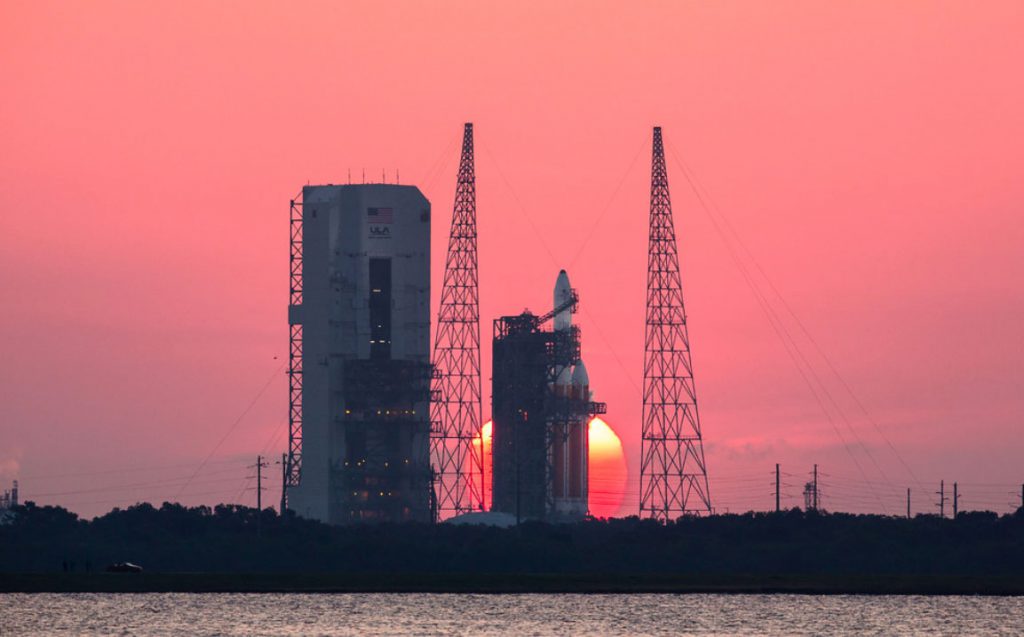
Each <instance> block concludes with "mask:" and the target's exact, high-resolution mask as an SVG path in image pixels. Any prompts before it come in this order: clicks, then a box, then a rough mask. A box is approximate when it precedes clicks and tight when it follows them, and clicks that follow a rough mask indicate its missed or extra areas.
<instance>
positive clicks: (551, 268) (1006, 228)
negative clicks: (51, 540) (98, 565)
mask: <svg viewBox="0 0 1024 637" xmlns="http://www.w3.org/2000/svg"><path fill="white" fill-rule="evenodd" d="M339 4H340V3H324V4H311V3H299V4H298V6H295V3H276V4H270V3H267V4H261V3H252V2H249V3H234V4H231V3H205V4H200V3H170V2H168V3H156V2H153V3H138V2H124V3H98V2H97V3H84V2H83V3H61V4H54V3H45V2H5V3H4V4H3V5H2V6H0V87H2V90H3V96H4V98H3V99H2V100H0V148H2V149H3V151H2V152H0V212H2V214H0V298H2V300H3V312H0V334H2V336H0V344H2V348H0V351H2V355H3V365H2V366H0V392H2V394H0V483H2V484H3V485H6V484H7V483H8V482H9V480H11V479H14V478H20V479H21V482H22V490H23V494H24V497H28V498H32V499H36V500H37V501H40V502H48V503H58V504H63V505H66V506H69V507H71V508H73V509H74V510H76V511H79V512H82V513H84V514H88V515H93V514H96V513H98V512H101V511H105V510H107V509H109V508H110V507H112V506H115V505H120V506H124V505H126V504H130V503H132V502H134V501H136V500H139V499H153V500H156V501H162V500H163V499H172V498H174V497H175V496H177V495H179V492H180V493H181V499H182V500H183V501H185V502H188V503H198V502H219V501H222V500H229V501H230V500H234V499H236V498H238V497H239V496H240V497H241V498H242V500H243V501H245V502H247V503H252V502H253V500H254V497H255V496H254V492H253V491H252V490H248V491H245V490H244V488H245V476H246V475H247V471H246V469H245V467H244V465H245V464H246V463H247V462H248V463H251V462H252V461H253V460H254V456H255V455H256V454H257V453H259V452H261V451H266V452H268V453H269V454H271V455H279V454H280V453H281V451H282V450H283V449H284V444H283V427H284V422H285V419H286V413H287V412H286V401H287V397H286V393H285V388H286V383H285V377H284V375H283V374H281V373H275V372H276V371H277V370H278V369H279V366H280V364H281V361H282V360H283V358H284V357H285V356H286V354H287V329H286V303H287V213H288V199H289V198H290V197H292V196H294V195H295V193H297V192H298V191H299V189H300V188H301V186H302V185H303V184H305V183H307V182H309V183H326V182H333V183H340V182H344V181H346V180H347V174H348V170H349V169H351V171H352V175H353V177H354V179H355V180H356V181H359V180H361V178H362V177H361V175H362V170H363V168H365V169H366V172H367V176H368V177H369V178H372V179H375V180H376V179H379V175H380V174H381V170H382V169H386V170H387V171H388V179H389V180H391V179H393V177H394V172H395V170H396V169H397V170H398V171H400V174H401V180H402V182H403V183H414V184H417V185H419V186H420V187H421V188H422V189H423V190H424V192H425V194H426V195H427V196H428V198H430V200H431V201H432V203H433V206H434V210H435V219H436V220H437V224H436V225H435V227H434V249H435V281H437V282H439V281H440V274H441V267H442V266H443V256H444V255H443V250H444V246H445V243H446V234H447V231H448V228H447V223H448V220H449V219H450V214H451V205H452V198H453V194H454V189H455V169H456V160H457V157H456V153H457V144H458V141H459V138H460V135H461V127H462V123H463V122H465V121H472V122H474V123H475V126H476V134H477V174H478V214H479V225H480V251H481V256H480V268H481V271H480V277H481V284H482V290H481V299H482V301H481V303H482V307H481V311H482V315H483V318H484V323H483V325H482V331H483V333H484V334H485V335H489V333H490V321H491V320H492V319H493V318H494V317H496V316H498V315H501V314H509V313H515V312H518V311H520V310H522V309H523V308H524V307H530V308H532V309H534V310H544V309H546V306H547V305H548V304H549V303H550V299H551V288H552V285H553V283H554V279H555V275H556V274H557V272H558V270H559V269H560V268H563V267H564V268H566V269H568V271H569V275H570V277H571V279H572V282H573V284H574V286H575V287H576V288H577V289H578V290H579V293H580V297H581V302H582V306H583V314H582V316H581V319H580V323H581V325H582V328H583V330H584V355H585V358H586V361H587V366H588V369H589V370H590V375H591V380H592V386H593V388H594V389H595V391H596V393H597V397H598V399H600V400H603V401H606V402H607V403H608V416H607V421H608V422H609V423H610V424H611V425H612V426H613V427H615V428H616V430H617V431H618V432H619V434H620V436H621V437H622V438H623V440H624V443H625V446H626V449H627V452H628V453H629V462H630V463H631V464H630V466H631V470H632V472H633V480H632V482H631V487H630V488H631V489H632V490H633V491H634V492H631V493H629V494H627V502H628V507H627V508H629V507H635V505H636V498H637V496H636V494H635V489H636V478H637V476H636V473H637V471H638V464H639V462H638V456H639V419H640V397H639V391H638V389H637V388H638V387H639V386H640V383H641V376H640V374H641V371H642V356H643V351H642V350H643V320H644V319H643V313H644V307H643V303H644V281H645V271H644V270H645V267H646V253H645V251H646V232H647V228H646V222H647V212H648V201H647V196H648V191H647V189H648V185H647V183H648V178H649V171H650V127H651V126H652V125H656V124H657V125H661V126H663V127H664V130H665V136H666V139H667V140H668V142H669V144H670V145H671V146H672V147H673V148H674V149H675V151H676V152H677V153H678V155H679V156H680V158H681V159H682V160H683V161H685V162H686V163H687V164H688V165H689V166H690V167H691V168H692V169H693V171H694V172H695V173H696V175H697V178H698V180H699V181H700V182H701V183H702V184H703V186H704V187H705V188H706V189H707V191H708V192H709V193H710V195H711V198H712V199H713V200H714V202H715V203H716V204H717V205H718V207H719V209H720V210H721V211H722V212H723V213H724V214H725V216H726V217H727V218H728V219H729V221H730V222H731V224H732V225H733V226H734V227H735V228H736V231H737V232H738V234H739V235H740V237H741V238H742V240H743V242H744V244H745V245H746V246H747V247H748V248H749V250H750V252H751V253H752V254H753V255H754V257H755V258H756V260H757V263H758V264H759V265H760V266H761V267H762V268H763V269H764V271H765V272H766V273H767V274H768V276H769V277H770V278H771V280H772V282H773V283H774V284H775V286H776V287H777V288H778V289H779V291H780V292H781V293H782V296H783V297H784V298H785V300H786V302H787V303H788V304H789V306H790V307H792V309H793V310H794V311H795V313H796V314H797V315H798V316H799V317H800V320H801V321H802V322H803V324H804V325H806V326H807V328H808V329H809V331H810V333H811V334H812V335H813V337H814V339H815V340H816V341H817V343H818V344H819V345H820V346H821V348H822V349H823V350H824V351H825V352H826V353H827V354H828V356H829V358H830V359H831V361H832V362H833V363H834V365H835V366H836V367H837V368H838V369H839V371H840V372H841V374H842V376H843V378H844V379H845V380H846V381H847V382H848V383H849V385H850V386H851V387H852V388H853V391H854V393H855V394H856V396H857V397H858V398H859V400H860V401H861V402H862V403H863V405H864V406H865V407H866V408H867V411H868V412H869V413H870V414H871V417H872V418H873V419H874V420H875V421H876V422H877V423H878V425H879V427H880V429H881V430H882V431H884V432H885V435H886V437H887V438H888V442H886V440H885V439H883V438H882V437H881V436H880V435H879V433H878V430H876V428H875V427H874V426H873V425H871V424H870V422H869V421H868V420H867V419H866V418H865V417H864V415H863V413H862V412H861V411H860V409H859V408H858V407H857V406H856V403H855V402H854V401H853V399H852V398H851V397H850V395H849V394H847V393H846V392H845V390H844V389H843V386H842V384H840V382H839V381H838V380H837V379H836V378H835V377H833V376H831V372H829V370H828V367H827V366H826V365H825V364H824V363H823V362H822V361H821V360H820V359H818V358H817V357H816V354H815V350H814V348H813V346H811V345H810V344H809V343H808V342H806V340H800V339H801V338H802V337H800V336H799V328H798V327H795V323H793V322H792V321H791V320H790V319H787V320H789V323H788V329H790V330H791V331H792V333H793V334H794V337H797V339H798V342H799V343H800V347H801V349H802V351H803V353H804V354H805V355H806V356H807V357H808V359H809V360H811V362H812V365H813V366H814V369H815V371H816V373H817V374H818V375H819V376H820V377H821V378H822V380H823V381H824V382H825V384H826V387H827V389H828V391H829V392H830V394H831V395H832V396H833V397H834V398H835V399H836V402H837V403H838V404H839V409H832V408H831V407H829V409H831V410H832V413H833V419H834V421H835V423H836V424H837V427H839V430H840V432H842V434H843V435H844V437H845V438H846V439H847V441H848V442H850V443H851V444H850V449H849V450H847V449H844V447H843V445H842V443H841V442H840V440H839V436H838V435H837V434H836V432H835V430H834V429H833V428H832V426H830V425H829V423H828V420H827V418H826V416H825V413H824V412H823V410H822V408H821V407H819V406H818V403H817V402H815V399H814V397H813V395H812V394H811V392H810V391H809V389H808V387H807V386H806V385H805V384H804V381H803V380H802V379H801V376H800V374H799V373H798V371H797V368H796V367H795V366H794V364H793V362H792V361H791V360H790V358H789V357H788V356H787V354H786V350H785V349H784V347H783V344H782V342H781V341H780V340H779V338H778V337H777V336H776V334H775V332H774V331H773V329H772V327H771V326H770V324H769V323H768V321H767V320H766V319H765V317H764V315H763V314H762V312H761V310H760V309H759V307H758V305H757V302H756V300H755V297H754V295H753V294H752V293H751V291H750V289H749V288H748V286H747V285H746V284H745V282H744V279H743V277H742V275H741V274H740V271H739V270H738V269H737V267H736V265H735V264H734V263H733V261H732V260H731V258H730V256H729V252H728V249H727V248H726V245H725V244H724V243H723V241H722V240H721V239H720V237H719V236H718V234H716V232H715V228H714V225H713V224H712V222H711V220H710V218H709V216H708V215H707V214H706V213H705V212H704V211H703V210H702V208H701V207H700V205H699V203H698V201H697V199H696V198H695V197H694V195H693V193H692V191H690V189H689V188H688V185H687V183H686V181H685V179H684V177H683V174H682V171H681V169H680V167H679V165H678V164H677V163H676V162H675V160H674V159H672V158H670V162H669V178H670V184H671V187H672V194H673V203H674V209H675V219H676V227H677V232H678V234H679V236H680V248H681V254H682V267H683V273H684V288H685V292H686V299H687V309H688V313H689V317H690V336H691V339H692V343H693V355H694V365H695V370H696V375H697V385H698V391H699V395H700V400H701V410H702V413H701V415H702V419H703V423H704V434H705V440H706V447H707V454H708V463H709V467H710V472H711V480H712V496H713V498H714V500H715V505H716V507H717V508H718V509H719V510H726V509H728V510H733V511H735V510H746V509H748V508H751V507H759V508H760V507H767V506H769V504H771V503H772V497H771V492H772V488H773V487H772V485H771V480H772V474H773V471H774V463H776V462H779V463H781V464H782V466H783V471H785V472H787V473H791V474H794V475H792V476H788V477H787V480H786V481H787V483H788V484H790V485H792V486H788V487H787V488H786V489H785V490H784V494H785V495H786V496H787V498H786V499H785V500H784V504H790V505H793V504H796V503H797V497H796V496H797V495H798V493H799V490H800V486H801V484H802V482H803V480H804V479H805V476H806V474H807V472H808V471H810V468H811V466H812V465H813V464H814V463H818V464H819V465H820V466H821V468H822V472H823V473H825V474H827V477H825V478H823V482H824V483H825V484H826V485H827V486H825V487H823V490H824V491H825V496H826V500H825V501H826V506H831V507H832V508H836V509H846V510H880V509H881V507H882V505H879V504H878V501H877V499H876V498H875V494H878V496H879V497H881V498H882V499H883V504H884V506H885V508H886V510H888V511H890V512H897V511H900V510H901V508H902V507H903V506H904V505H903V503H902V502H903V495H902V493H903V491H902V490H903V489H905V488H906V487H908V486H910V487H913V489H914V492H915V496H914V499H915V502H914V508H915V510H925V509H927V510H932V507H931V503H932V502H934V501H935V496H933V495H932V494H931V491H935V490H937V488H938V481H939V480H940V479H944V480H946V481H947V483H951V482H953V481H954V480H957V481H959V482H960V484H961V491H962V492H963V494H964V496H963V502H962V506H963V508H994V509H997V510H1008V508H1009V503H1010V502H1011V501H1013V499H1014V497H1019V496H1014V495H1012V493H1019V491H1020V483H1021V482H1022V481H1024V464H1022V462H1021V457H1022V456H1024V436H1021V425H1022V416H1024V391H1022V390H1024V366H1022V365H1021V358H1022V354H1024V351H1022V350H1024V339H1022V336H1021V324H1022V320H1024V293H1022V292H1021V288H1020V283H1019V282H1020V280H1021V278H1022V275H1024V258H1022V257H1021V254H1022V251H1024V224H1022V221H1021V213H1022V212H1024V180H1022V178H1021V176H1022V174H1024V74H1022V73H1021V68H1020V67H1021V61H1022V60H1024V37H1022V34H1024V8H1022V6H1021V4H1020V3H1018V2H995V1H993V2H984V3H974V2H962V3H943V2H934V3H923V2H920V3H919V2H903V3H892V2H865V3H849V4H845V3H844V4H842V5H841V4H840V3H821V2H804V3H785V2H782V3H780V2H774V3H712V2H707V3H682V2H664V3H661V2H658V3H654V2H652V3H622V4H620V5H618V6H616V5H611V4H607V5H603V4H599V3H592V2H585V3H584V2H580V3H568V2H566V3H555V4H554V6H549V5H548V4H547V3H510V6H509V7H508V8H502V9H499V8H497V5H496V3H485V4H484V5H482V6H481V5H480V3H473V2H465V3H449V4H439V3H389V4H388V5H387V6H382V5H381V3H378V2H366V3H346V4H344V5H343V6H339ZM446 149H447V151H446ZM638 154H639V156H638ZM634 158H636V159H635V161H634ZM439 162H440V163H439ZM438 166H439V168H438V169H435V170H432V169H434V168H435V167H438ZM620 183H621V184H622V185H621V188H618V189H617V186H618V185H619V184H620ZM595 223H596V225H595ZM588 237H589V239H588ZM748 267H754V266H752V265H750V264H749V263H748ZM755 271H756V268H755ZM766 289H768V290H770V288H766ZM436 298H437V294H436V291H435V301H436ZM775 303H776V307H777V311H779V312H780V313H781V314H783V315H785V316H788V315H787V314H786V313H785V310H784V309H782V308H783V306H782V305H781V304H779V302H778V300H777V299H776V300H775ZM489 353H490V347H489V342H488V344H487V346H486V347H485V349H484V364H485V368H486V369H489V366H490V356H489ZM275 357H277V360H275ZM268 379H273V380H272V381H271V383H270V385H269V387H268V388H267V390H266V391H265V392H264V393H263V394H262V395H260V397H259V398H258V399H257V400H256V402H255V403H254V404H253V406H252V408H251V409H249V410H248V411H247V412H245V415H244V417H243V418H242V419H241V420H240V421H239V423H238V425H237V426H236V427H235V428H234V429H233V430H231V433H230V435H227V437H226V438H225V439H224V442H223V444H221V445H220V446H219V447H218V446H217V444H218V442H219V441H220V440H221V439H222V438H224V437H225V435H226V434H228V431H229V430H230V428H231V427H232V423H234V422H235V420H236V419H238V418H239V415H240V414H242V413H243V411H244V410H246V408H247V406H248V405H249V404H250V403H251V402H252V401H253V399H254V398H255V397H256V396H257V393H258V392H259V391H260V388H261V387H263V386H264V384H265V383H266V382H267V381H268ZM485 386H486V380H485ZM485 393H487V394H489V391H488V390H485ZM826 404H828V403H826ZM484 412H485V417H488V416H489V407H487V406H485V409H484ZM842 414H845V416H846V417H847V418H848V420H849V426H848V425H847V423H846V422H845V421H844V420H843V419H842ZM854 432H856V434H854ZM858 437H859V439H860V443H857V442H855V441H854V440H855V438H858ZM890 443H891V445H892V447H890ZM892 448H895V449H896V453H894V452H893V450H892ZM214 449H216V451H215V452H214V453H213V456H212V458H211V460H210V462H209V463H208V464H207V465H206V466H205V468H204V469H203V470H202V472H200V473H199V474H198V475H197V476H196V477H195V478H194V480H193V481H192V482H191V483H190V484H189V485H188V486H187V487H185V488H183V487H184V481H185V479H187V478H188V476H190V475H192V474H193V473H194V472H195V468H196V467H197V466H198V464H199V463H200V462H202V461H203V459H204V458H206V457H207V456H208V455H210V454H211V452H213V451H214ZM897 454H898V456H897ZM900 458H902V461H903V462H905V463H906V464H907V465H909V467H910V468H911V470H912V471H913V473H914V475H915V476H916V479H915V478H914V477H912V476H911V475H910V474H909V472H908V471H907V470H906V469H905V468H904V466H903V462H901V461H900ZM857 464H859V465H860V467H861V468H860V469H858V468H857V466H856V465H857ZM276 470H277V469H276V468H271V469H270V471H271V472H272V473H274V476H275V478H276ZM866 481H878V482H881V483H885V484H881V485H869V484H867V482H866ZM918 481H920V482H918ZM125 485H138V486H131V487H129V486H125ZM277 485H278V481H277V480H276V479H275V480H273V481H271V483H270V486H271V487H272V490H271V493H269V494H268V496H267V497H268V499H269V500H268V501H270V502H273V501H274V499H275V498H276V497H277V495H276V489H277ZM926 492H927V493H926Z"/></svg>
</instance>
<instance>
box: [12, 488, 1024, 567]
mask: <svg viewBox="0 0 1024 637" xmlns="http://www.w3.org/2000/svg"><path fill="white" fill-rule="evenodd" d="M258 516H259V518H260V519H259V527H260V529H259V531H260V532H259V534H257V517H258ZM125 561H129V562H134V563H136V564H140V565H142V566H143V567H145V569H146V570H147V571H150V572H153V571H159V572H204V571H205V572H285V571H292V572H325V571H329V572H346V571H347V572H396V573H397V572H404V573H429V572H489V573H514V572H520V573H570V572H572V573H791V574H793V573H849V574H888V573H892V574H965V575H988V574H992V575H995V574H1020V573H1022V572H1024V510H1018V511H1017V513H1015V514H1013V515H1006V516H1002V517H999V516H997V515H996V514H994V513H963V514H961V515H960V516H959V517H958V518H957V519H956V520H950V519H939V518H936V517H933V516H918V517H916V518H914V519H912V520H907V519H902V518H891V517H882V516H868V515H848V514H816V513H804V512H801V511H799V510H793V511H789V512H783V513H778V514H765V513H748V514H745V515H719V516H713V517H708V518H685V519H681V520H679V521H677V522H675V523H672V524H668V525H661V524H658V523H655V522H652V521H641V520H638V519H636V518H627V519H619V520H609V521H597V520H595V521H588V522H581V523H577V524H565V525H549V524H543V523H537V522H530V523H524V524H522V525H521V526H519V527H517V528H511V529H498V528H493V527H481V526H453V525H448V524H441V525H427V524H381V525H364V526H348V527H331V526H327V525H324V524H320V523H318V522H311V521H308V520H303V519H300V518H296V517H294V516H287V517H285V518H281V517H279V516H278V515H277V514H276V513H275V512H274V511H273V510H270V509H267V510H265V511H263V512H262V513H258V512H257V511H256V510H255V509H250V508H245V507H238V506H226V505H221V506H217V507H215V508H213V509H210V508H209V507H195V508H186V507H183V506H180V505H176V504H164V505H163V506H162V507H160V508H159V509H157V508H154V507H153V506H151V505H148V504H140V505H137V506H133V507H130V508H128V509H124V510H118V509H115V510H113V511H111V512H110V513H108V514H106V515H104V516H101V517H98V518H96V519H94V520H91V521H86V520H81V519H79V518H78V517H77V516H76V515H75V514H73V513H71V512H69V511H67V510H65V509H62V508H59V507H49V506H45V507H40V506H35V505H34V504H32V503H27V504H25V505H24V506H21V507H18V508H17V509H16V515H15V517H14V518H13V520H12V521H10V523H8V524H3V525H0V571H5V572H47V571H60V570H62V569H68V570H74V571H76V572H82V571H85V570H86V569H87V568H88V569H90V570H93V571H100V570H102V569H103V568H104V567H106V566H107V565H108V564H111V563H115V562H125Z"/></svg>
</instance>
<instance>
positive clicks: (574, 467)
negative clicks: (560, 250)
mask: <svg viewBox="0 0 1024 637" xmlns="http://www.w3.org/2000/svg"><path fill="white" fill-rule="evenodd" d="M553 301H554V307H553V308H552V309H551V311H550V312H546V313H545V314H543V315H540V316H538V315H536V314H533V313H532V312H530V311H528V310H527V311H524V312H523V313H521V314H517V315H513V316H503V317H501V318H499V319H497V320H495V322H494V350H493V351H494V355H493V357H492V360H491V362H492V365H493V373H492V374H491V382H492V391H491V407H492V411H491V413H492V415H493V418H494V429H493V432H494V434H493V435H494V437H493V443H492V460H493V463H492V466H493V467H494V474H493V482H492V485H493V487H492V493H493V505H492V510H494V511H502V512H506V513H512V514H514V515H515V516H516V519H517V520H522V519H550V520H574V519H582V518H583V517H584V516H586V514H587V454H588V451H589V449H588V442H587V427H588V424H589V422H590V418H591V417H592V416H594V415H595V414H600V413H604V410H605V405H603V404H602V403H595V402H593V401H591V400H590V381H589V378H588V377H587V368H586V366H585V365H584V364H583V361H582V360H581V357H580V329H579V328H578V327H576V326H575V325H573V324H572V323H573V320H572V315H573V312H574V311H575V309H576V306H577V297H576V292H575V291H574V290H573V289H572V288H571V287H570V285H569V276H568V275H567V274H566V273H565V270H562V271H561V272H559V273H558V279H557V280H556V281H555V293H554V298H553ZM549 321H550V324H551V326H550V327H549V328H548V329H545V327H546V326H547V325H548V323H549Z"/></svg>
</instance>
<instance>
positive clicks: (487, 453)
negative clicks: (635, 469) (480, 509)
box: [475, 418, 627, 518]
mask: <svg viewBox="0 0 1024 637" xmlns="http://www.w3.org/2000/svg"><path fill="white" fill-rule="evenodd" d="M493 431H494V424H493V423H492V422H491V421H490V420H488V421H487V422H486V423H484V426H483V433H482V435H483V445H484V480H485V484H486V486H487V488H486V492H485V494H484V503H485V505H486V508H487V509H490V508H491V484H492V482H491V476H492V471H491V466H492V465H491V441H492V436H493V433H492V432H493ZM587 437H588V440H589V444H590V469H589V473H588V480H587V488H588V490H589V492H590V514H591V515H593V516H594V517H598V518H606V517H612V516H616V515H622V513H620V511H619V509H620V507H621V506H622V497H623V494H624V493H625V491H626V477H627V469H626V454H625V452H624V451H623V448H622V440H620V439H619V436H618V434H617V433H615V430H614V429H612V427H611V425H609V424H608V423H606V422H605V421H603V420H601V419H600V418H594V419H593V420H591V421H590V426H589V427H588V429H587ZM475 447H476V448H477V449H479V448H480V439H479V438H478V439H477V442H476V444H475Z"/></svg>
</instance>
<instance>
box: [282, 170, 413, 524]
mask: <svg viewBox="0 0 1024 637" xmlns="http://www.w3.org/2000/svg"><path fill="white" fill-rule="evenodd" d="M294 223H295V221H294V220H293V224H294ZM301 224H302V227H301V252H300V258H301V260H302V262H301V274H300V277H301V278H300V280H299V283H298V284H299V285H300V289H301V297H300V299H301V303H296V302H295V301H296V295H295V294H294V291H295V285H296V282H295V277H294V276H293V283H292V285H293V295H292V297H293V303H292V305H291V306H290V308H289V323H290V324H291V325H292V326H293V328H292V345H293V352H294V351H296V349H295V346H296V340H295V339H296V329H295V328H296V326H301V329H300V330H298V334H299V337H298V338H299V342H298V344H297V345H298V348H299V349H300V350H301V368H298V369H299V370H300V371H299V374H300V376H299V385H298V387H299V389H296V384H295V380H294V377H293V384H292V406H293V420H297V419H298V418H299V417H300V418H301V421H300V424H301V430H300V431H298V433H299V435H298V436H294V437H295V438H296V441H298V440H301V448H300V450H299V452H298V453H294V454H293V456H292V462H293V463H294V469H293V471H292V473H291V475H292V476H293V478H292V486H290V487H289V489H288V507H289V508H290V509H292V510H293V511H294V512H295V513H297V514H298V515H300V516H303V517H307V518H312V519H316V520H321V521H323V522H328V523H332V524H346V523H352V522H361V521H383V520H389V521H401V520H420V521H429V520H430V519H431V488H432V487H431V480H430V453H429V449H430V443H429V427H430V420H429V400H430V369H431V368H430V202H429V201H427V199H426V197H424V196H423V194H422V193H421V192H420V191H419V189H418V188H416V187H415V186H399V185H388V184H365V185H343V186H333V185H328V186H306V187H305V188H303V189H302V208H301ZM294 230H295V229H294V227H293V259H294V258H295V249H294V236H295V234H294ZM296 358H298V357H296ZM295 365H296V363H293V365H292V368H293V369H295ZM296 392H298V393H300V394H301V395H300V396H298V397H297V396H296ZM297 400H298V402H297ZM296 408H297V410H298V411H297V414H296ZM292 429H293V434H295V433H296V430H297V427H296V425H295V424H294V423H293V427H292ZM295 446H296V445H293V449H294V447H295ZM295 482H297V483H298V484H295Z"/></svg>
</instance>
